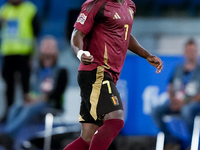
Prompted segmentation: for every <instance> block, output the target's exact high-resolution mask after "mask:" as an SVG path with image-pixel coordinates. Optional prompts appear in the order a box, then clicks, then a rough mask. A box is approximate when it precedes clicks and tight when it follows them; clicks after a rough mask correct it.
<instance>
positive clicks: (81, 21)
mask: <svg viewBox="0 0 200 150" xmlns="http://www.w3.org/2000/svg"><path fill="white" fill-rule="evenodd" d="M86 19H87V16H86V15H85V14H84V13H81V14H80V15H79V17H78V19H77V22H80V23H81V24H82V25H84V23H85V21H86Z"/></svg>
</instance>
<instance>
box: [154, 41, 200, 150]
mask: <svg viewBox="0 0 200 150" xmlns="http://www.w3.org/2000/svg"><path fill="white" fill-rule="evenodd" d="M184 57H185V62H184V63H183V64H180V65H178V66H177V67H176V69H175V71H174V73H173V75H172V77H171V80H170V82H169V89H168V92H169V97H170V99H169V101H167V102H166V103H165V104H163V105H161V106H157V107H156V108H153V112H152V117H153V119H154V121H155V123H156V124H157V125H158V127H159V128H160V129H161V131H163V132H164V134H165V136H166V141H165V142H166V145H165V149H166V150H167V149H168V150H172V149H173V148H175V147H176V148H175V149H180V139H178V138H177V137H174V136H173V135H172V134H171V133H170V131H169V130H168V129H167V126H166V124H165V122H164V121H163V116H165V115H168V114H179V115H180V117H181V118H182V119H183V120H184V121H185V123H186V125H187V127H188V130H189V132H190V134H191V135H192V130H193V122H194V118H195V116H196V115H198V113H200V66H199V65H198V50H197V45H196V43H195V42H194V41H193V40H189V41H188V42H187V43H186V45H185V51H184Z"/></svg>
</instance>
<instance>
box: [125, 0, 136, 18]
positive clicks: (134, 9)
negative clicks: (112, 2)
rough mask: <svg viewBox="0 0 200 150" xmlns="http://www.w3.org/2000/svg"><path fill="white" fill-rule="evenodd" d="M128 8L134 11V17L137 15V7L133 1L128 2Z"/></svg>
mask: <svg viewBox="0 0 200 150" xmlns="http://www.w3.org/2000/svg"><path fill="white" fill-rule="evenodd" d="M127 3H128V6H129V7H130V8H131V9H132V10H133V12H134V15H135V14H136V6H135V3H134V2H133V1H132V0H127Z"/></svg>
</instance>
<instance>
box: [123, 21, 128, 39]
mask: <svg viewBox="0 0 200 150" xmlns="http://www.w3.org/2000/svg"><path fill="white" fill-rule="evenodd" d="M124 28H126V32H125V40H127V35H128V28H129V25H128V24H125V25H124Z"/></svg>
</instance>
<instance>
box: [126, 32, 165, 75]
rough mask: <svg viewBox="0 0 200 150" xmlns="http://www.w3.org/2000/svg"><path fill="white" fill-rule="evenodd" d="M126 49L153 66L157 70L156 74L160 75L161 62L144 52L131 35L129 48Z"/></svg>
mask: <svg viewBox="0 0 200 150" xmlns="http://www.w3.org/2000/svg"><path fill="white" fill-rule="evenodd" d="M128 49H129V50H130V51H132V52H133V53H135V54H137V55H139V56H140V57H143V58H145V59H146V60H147V61H148V62H149V63H150V64H151V65H152V66H154V67H155V68H156V69H157V70H156V73H160V72H161V70H162V68H163V62H162V60H161V59H160V58H159V57H157V56H155V55H151V54H150V53H149V52H148V51H147V50H145V49H144V48H143V47H142V46H141V45H140V44H139V43H138V41H137V40H136V39H135V37H134V36H133V35H130V40H129V46H128Z"/></svg>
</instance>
